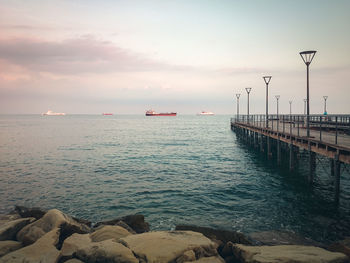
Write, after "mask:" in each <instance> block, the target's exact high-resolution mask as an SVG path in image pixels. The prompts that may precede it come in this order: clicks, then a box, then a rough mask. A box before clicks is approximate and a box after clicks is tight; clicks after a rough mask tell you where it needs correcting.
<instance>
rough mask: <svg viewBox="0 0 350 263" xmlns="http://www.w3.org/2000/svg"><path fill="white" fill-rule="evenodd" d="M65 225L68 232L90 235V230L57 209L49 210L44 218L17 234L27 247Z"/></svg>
mask: <svg viewBox="0 0 350 263" xmlns="http://www.w3.org/2000/svg"><path fill="white" fill-rule="evenodd" d="M63 224H65V229H66V230H67V229H69V231H68V232H78V233H88V232H89V231H90V229H89V228H88V227H87V226H86V225H84V224H79V223H78V222H76V221H75V220H73V219H72V218H71V217H70V216H67V215H65V214H64V213H62V212H61V211H59V210H57V209H52V210H49V211H48V212H47V213H46V214H45V215H44V216H43V217H42V218H40V219H39V220H37V221H35V222H34V223H31V224H29V225H27V226H25V227H24V228H23V229H22V230H21V231H19V232H18V234H17V239H18V240H19V241H21V242H22V243H23V244H25V245H29V244H33V243H34V242H35V241H36V240H38V239H39V238H40V237H42V236H43V235H45V233H47V232H49V231H51V230H52V229H55V228H58V227H60V226H62V225H63Z"/></svg>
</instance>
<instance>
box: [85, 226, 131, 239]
mask: <svg viewBox="0 0 350 263" xmlns="http://www.w3.org/2000/svg"><path fill="white" fill-rule="evenodd" d="M129 235H131V233H130V232H129V231H128V230H126V229H125V228H122V227H120V226H108V225H107V226H100V227H98V228H97V229H96V230H95V232H93V233H91V234H90V238H91V240H92V242H100V241H103V240H107V239H114V240H119V239H120V238H122V237H126V236H129Z"/></svg>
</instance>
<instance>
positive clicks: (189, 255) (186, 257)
mask: <svg viewBox="0 0 350 263" xmlns="http://www.w3.org/2000/svg"><path fill="white" fill-rule="evenodd" d="M195 260H196V253H194V251H193V250H187V251H185V252H184V253H183V254H182V256H180V257H178V258H177V259H176V263H180V262H181V263H182V262H187V261H195Z"/></svg>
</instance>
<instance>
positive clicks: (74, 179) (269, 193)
mask: <svg viewBox="0 0 350 263" xmlns="http://www.w3.org/2000/svg"><path fill="white" fill-rule="evenodd" d="M229 122H230V116H181V115H180V116H177V117H145V116H141V115H140V116H127V115H125V116H98V115H95V116H94V115H72V116H69V115H68V116H45V117H43V116H36V115H23V116H19V115H18V116H4V115H3V116H0V140H1V144H0V157H1V158H0V159H1V160H0V196H1V202H0V213H2V212H6V211H9V210H10V209H12V208H13V206H14V205H15V204H20V205H26V206H39V207H43V208H58V209H61V210H62V211H64V212H66V213H68V214H72V215H75V216H78V217H83V218H87V219H90V220H92V221H94V222H96V221H99V220H103V219H109V218H115V217H120V216H124V215H128V214H134V213H141V214H144V215H145V217H146V220H147V221H148V222H150V224H151V228H152V229H173V228H174V227H175V225H177V224H196V225H201V226H210V227H216V228H222V229H227V230H235V231H241V232H244V233H249V232H255V231H263V230H291V231H294V232H297V233H300V234H302V235H305V236H307V237H311V238H314V239H316V240H319V241H327V240H332V239H336V238H339V237H341V236H342V235H345V234H348V232H347V231H348V229H349V228H348V226H347V223H346V222H348V215H349V211H350V208H349V203H350V198H349V192H350V191H349V188H350V186H349V180H348V179H347V177H348V175H349V174H347V171H346V170H344V173H343V174H344V175H343V177H342V196H341V205H340V207H339V208H338V209H337V208H335V207H334V205H333V201H332V199H333V185H332V180H333V179H332V178H331V177H330V175H328V173H326V172H325V170H326V169H328V168H327V167H328V166H329V163H328V162H326V160H322V159H320V160H318V162H319V164H320V165H318V170H317V180H316V183H315V187H314V188H312V189H310V188H309V187H308V184H307V180H306V172H305V170H306V169H307V165H304V166H303V160H302V159H303V158H304V157H303V154H302V155H301V160H300V168H299V169H298V171H297V172H294V173H289V172H288V170H287V169H286V168H284V167H282V168H277V167H276V166H275V165H274V162H267V160H266V159H265V158H264V157H263V156H262V155H261V154H260V153H257V152H255V151H254V150H252V149H249V148H248V147H247V146H246V145H244V144H243V143H242V142H240V141H238V140H237V138H236V136H235V134H234V133H233V132H232V131H231V130H230V125H229ZM305 158H306V157H305ZM344 169H345V168H344Z"/></svg>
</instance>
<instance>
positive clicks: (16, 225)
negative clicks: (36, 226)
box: [0, 217, 35, 241]
mask: <svg viewBox="0 0 350 263" xmlns="http://www.w3.org/2000/svg"><path fill="white" fill-rule="evenodd" d="M34 220H35V218H32V217H30V218H20V219H16V220H11V221H9V220H1V221H0V241H1V240H15V239H16V235H17V232H18V231H20V230H21V229H22V228H23V227H25V226H26V225H28V224H29V223H32V222H33V221H34Z"/></svg>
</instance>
